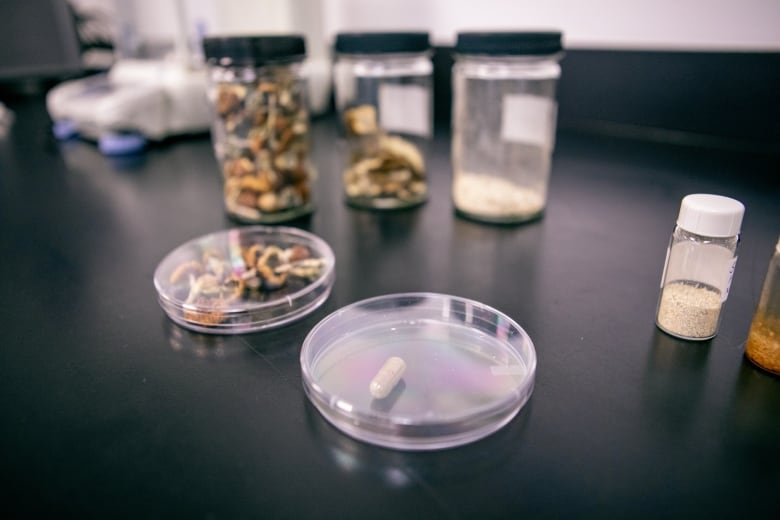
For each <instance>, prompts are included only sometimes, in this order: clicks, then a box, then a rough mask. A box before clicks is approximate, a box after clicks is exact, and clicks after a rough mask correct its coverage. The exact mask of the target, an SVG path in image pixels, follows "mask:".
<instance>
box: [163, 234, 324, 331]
mask: <svg viewBox="0 0 780 520" xmlns="http://www.w3.org/2000/svg"><path fill="white" fill-rule="evenodd" d="M334 265H335V259H334V256H333V251H332V250H331V248H330V246H328V244H327V243H326V242H325V241H324V240H322V239H321V238H319V237H317V236H316V235H313V234H311V233H308V232H306V231H302V230H300V229H297V228H292V227H284V226H276V227H270V226H249V227H242V228H236V229H229V230H225V231H219V232H215V233H211V234H208V235H204V236H202V237H199V238H195V239H193V240H190V241H189V242H186V243H184V244H182V245H181V246H179V247H177V248H176V249H174V250H173V251H172V252H171V253H169V254H168V255H167V256H166V257H165V258H164V259H163V260H162V261H161V262H160V264H159V265H158V266H157V269H156V270H155V273H154V286H155V288H156V289H157V295H158V300H159V302H160V306H161V307H162V308H163V310H164V311H165V312H166V314H167V315H168V316H169V317H170V318H171V319H172V320H173V321H174V322H176V323H178V324H179V325H181V326H183V327H186V328H188V329H191V330H195V331H198V332H206V333H213V334H242V333H246V332H255V331H258V330H264V329H269V328H274V327H279V326H282V325H285V324H287V323H290V322H292V321H294V320H297V319H300V318H302V317H303V316H305V315H307V314H309V313H310V312H312V311H314V310H315V309H316V308H317V307H319V306H320V305H322V303H323V302H325V300H326V299H327V298H328V295H329V294H330V291H331V288H332V286H333V279H334Z"/></svg>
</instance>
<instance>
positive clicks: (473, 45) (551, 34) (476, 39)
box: [455, 31, 563, 56]
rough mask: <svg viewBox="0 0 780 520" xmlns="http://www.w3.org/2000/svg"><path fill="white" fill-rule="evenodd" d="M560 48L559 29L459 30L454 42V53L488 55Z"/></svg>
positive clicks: (553, 52)
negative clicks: (516, 30) (512, 30)
mask: <svg viewBox="0 0 780 520" xmlns="http://www.w3.org/2000/svg"><path fill="white" fill-rule="evenodd" d="M562 50H563V45H562V43H561V33H560V31H542V32H460V33H458V40H457V42H456V44H455V52H456V53H459V54H483V55H489V56H525V55H536V56H541V55H545V54H555V53H558V52H561V51H562Z"/></svg>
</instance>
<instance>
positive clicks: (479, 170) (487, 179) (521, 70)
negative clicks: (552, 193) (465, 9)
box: [452, 32, 563, 223]
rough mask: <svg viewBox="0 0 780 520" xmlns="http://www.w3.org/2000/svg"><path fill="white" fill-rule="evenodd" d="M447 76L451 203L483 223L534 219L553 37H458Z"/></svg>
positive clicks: (545, 171)
mask: <svg viewBox="0 0 780 520" xmlns="http://www.w3.org/2000/svg"><path fill="white" fill-rule="evenodd" d="M455 53H456V57H455V65H454V67H453V72H452V78H453V79H452V82H453V83H452V88H453V106H452V164H453V185H452V197H453V202H454V205H455V211H456V212H457V213H458V214H460V215H462V216H465V217H468V218H472V219H476V220H479V221H484V222H496V223H519V222H525V221H528V220H532V219H534V218H537V217H540V216H541V215H542V213H543V211H544V209H545V206H546V204H547V187H548V183H549V182H548V181H549V176H550V166H551V161H552V152H553V148H554V145H555V130H556V118H557V106H558V105H557V102H556V88H557V82H558V78H559V77H560V74H561V68H560V65H559V61H560V59H561V57H562V55H563V47H562V44H561V33H560V32H499V33H495V32H488V33H474V32H462V33H459V34H458V37H457V42H456V44H455Z"/></svg>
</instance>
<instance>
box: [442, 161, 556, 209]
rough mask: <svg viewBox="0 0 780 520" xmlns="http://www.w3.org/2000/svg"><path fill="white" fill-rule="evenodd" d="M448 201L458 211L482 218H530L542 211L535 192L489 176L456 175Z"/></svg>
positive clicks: (542, 207) (538, 194)
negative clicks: (452, 203) (451, 199)
mask: <svg viewBox="0 0 780 520" xmlns="http://www.w3.org/2000/svg"><path fill="white" fill-rule="evenodd" d="M452 197H453V200H454V202H455V206H456V207H457V208H458V209H459V210H461V211H463V212H465V213H473V214H474V215H480V216H484V217H492V218H501V217H514V218H530V217H533V216H536V215H537V214H539V213H541V211H542V210H543V209H544V199H543V198H542V195H541V194H540V193H539V192H538V191H534V190H531V189H529V188H524V187H522V186H518V185H517V184H514V183H512V182H510V181H507V180H506V179H502V178H500V177H494V176H490V175H480V174H474V173H466V172H460V173H458V174H457V175H455V178H454V182H453V188H452Z"/></svg>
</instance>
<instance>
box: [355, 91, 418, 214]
mask: <svg viewBox="0 0 780 520" xmlns="http://www.w3.org/2000/svg"><path fill="white" fill-rule="evenodd" d="M344 125H345V129H346V133H347V139H348V141H349V143H350V147H351V157H350V165H349V167H348V168H347V169H346V171H345V172H344V189H345V192H346V195H347V197H348V198H349V199H358V200H359V199H376V200H383V201H391V203H392V201H395V203H396V204H391V205H397V206H405V205H412V204H416V203H419V202H422V201H424V200H425V197H426V192H427V186H426V182H425V160H424V158H423V155H422V153H421V152H420V149H419V148H418V147H417V146H416V145H415V144H414V143H412V142H411V141H409V140H407V139H405V138H403V137H400V136H398V135H391V134H388V133H386V132H384V131H383V130H382V129H380V128H379V126H378V123H377V114H376V108H375V107H374V106H372V105H359V106H356V107H354V108H351V109H348V110H346V111H345V112H344Z"/></svg>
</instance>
